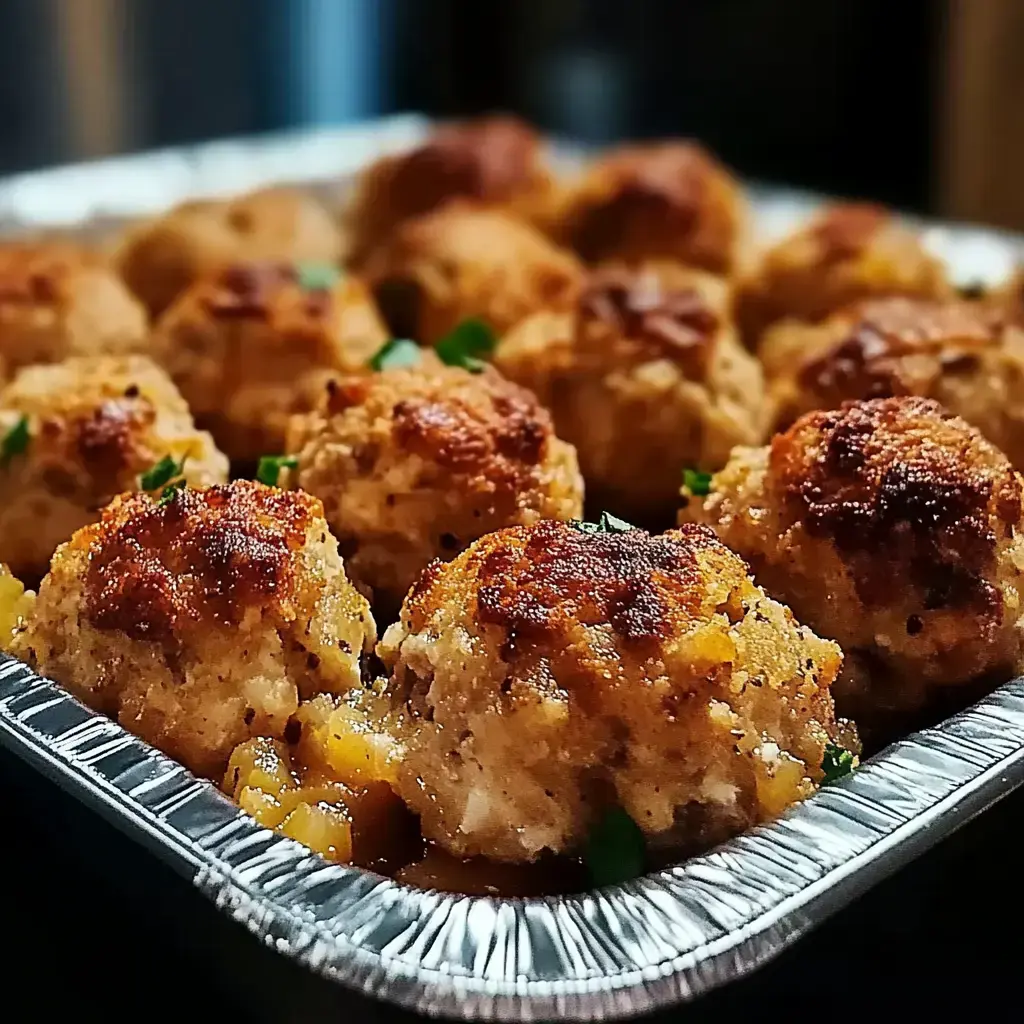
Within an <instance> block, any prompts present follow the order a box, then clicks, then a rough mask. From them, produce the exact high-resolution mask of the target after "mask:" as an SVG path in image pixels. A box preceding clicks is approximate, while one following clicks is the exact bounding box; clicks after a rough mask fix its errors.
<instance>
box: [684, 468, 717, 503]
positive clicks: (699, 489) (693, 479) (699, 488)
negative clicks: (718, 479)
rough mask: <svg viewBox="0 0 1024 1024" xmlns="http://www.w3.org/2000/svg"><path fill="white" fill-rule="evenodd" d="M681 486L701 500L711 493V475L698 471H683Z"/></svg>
mask: <svg viewBox="0 0 1024 1024" xmlns="http://www.w3.org/2000/svg"><path fill="white" fill-rule="evenodd" d="M683 486H684V487H685V488H686V489H687V490H688V491H689V492H690V493H691V494H692V495H693V496H694V497H695V498H703V497H704V496H705V495H707V494H710V493H711V474H710V473H702V472H701V471H700V470H699V469H684V470H683Z"/></svg>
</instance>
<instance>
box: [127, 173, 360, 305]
mask: <svg viewBox="0 0 1024 1024" xmlns="http://www.w3.org/2000/svg"><path fill="white" fill-rule="evenodd" d="M341 248H342V245H341V235H340V233H339V231H338V228H337V227H336V225H335V224H334V221H333V220H332V219H331V217H330V215H329V214H328V213H327V211H326V210H324V209H323V208H322V207H321V206H320V205H319V204H318V203H317V202H316V201H315V200H314V199H311V198H310V197H308V196H305V195H303V194H302V193H301V192H296V191H293V190H291V189H285V188H268V189H262V190H260V191H258V192H251V193H248V194H247V195H243V196H237V197H235V198H233V199H200V200H192V201H190V202H186V203H182V204H181V205H180V206H176V207H175V208H174V209H173V210H171V211H169V212H168V213H166V214H164V215H163V216H162V217H158V218H156V219H155V220H153V221H149V222H147V223H145V224H141V225H139V226H138V227H137V228H135V229H134V230H131V231H129V232H128V233H127V235H126V237H125V238H124V240H123V241H122V243H121V245H120V247H119V249H118V251H117V253H116V256H115V260H116V263H117V266H118V269H119V271H120V273H121V276H122V277H123V278H124V280H125V281H126V282H127V284H128V287H129V288H131V290H132V291H133V292H134V293H135V294H136V295H137V296H138V297H139V299H140V300H141V301H142V302H143V304H144V305H145V306H146V308H147V309H148V310H149V312H150V314H151V315H152V316H154V317H156V316H158V315H159V314H160V313H162V312H163V311H164V310H165V309H167V307H168V306H170V305H171V303H172V302H173V301H174V300H175V299H176V298H177V297H178V295H179V294H181V292H183V291H184V290H185V289H186V288H187V287H188V286H189V285H190V284H191V283H192V282H193V281H194V280H196V278H199V277H203V276H205V275H207V274H210V273H213V272H215V271H217V270H219V269H221V268H222V267H225V266H227V265H228V264H231V263H237V262H238V261H242V260H278V261H283V262H286V263H293V262H300V261H308V262H311V263H330V264H336V263H338V261H339V260H340V259H341Z"/></svg>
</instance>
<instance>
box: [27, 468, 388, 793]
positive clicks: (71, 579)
mask: <svg viewBox="0 0 1024 1024" xmlns="http://www.w3.org/2000/svg"><path fill="white" fill-rule="evenodd" d="M375 638H376V637H375V626H374V622H373V618H372V616H371V614H370V609H369V607H368V606H367V604H366V601H365V600H364V599H363V598H362V597H361V596H360V595H359V593H358V592H357V591H356V590H355V588H354V587H353V586H352V584H351V583H349V581H348V579H347V578H346V576H345V570H344V566H343V565H342V561H341V557H340V556H339V554H338V546H337V542H336V541H335V539H334V538H333V537H332V536H331V533H330V530H329V529H328V527H327V524H326V523H325V522H324V519H323V513H322V509H321V507H320V503H319V502H318V501H317V500H316V499H315V498H311V497H309V496H308V495H304V494H298V493H290V492H285V491H280V490H277V489H276V488H270V487H264V486H263V485H262V484H258V483H254V482H252V481H248V480H238V481H235V482H234V483H231V484H228V485H226V486H216V487H210V488H207V489H201V490H194V489H192V488H181V489H178V490H175V491H173V492H171V494H170V495H169V496H168V497H167V498H166V499H161V498H155V497H153V496H151V495H148V494H141V493H140V494H132V495H123V496H121V497H120V498H118V499H116V500H115V501H114V502H113V503H112V504H111V505H109V506H108V507H107V508H106V509H104V511H103V515H102V517H101V519H100V521H99V522H98V523H96V524H94V525H91V526H87V527H85V528H84V529H82V530H80V531H78V533H76V534H75V535H74V537H73V538H72V539H71V540H70V541H68V543H66V544H63V545H62V546H61V547H60V548H59V549H58V550H57V553H56V554H55V555H54V557H53V563H52V565H51V566H50V571H49V573H48V574H47V575H46V578H45V579H44V580H43V583H42V586H41V587H40V589H39V597H38V598H37V600H36V602H35V607H34V608H33V610H32V614H31V615H30V616H29V619H28V622H27V624H26V626H25V627H24V629H23V630H22V631H21V632H20V633H19V634H18V635H17V636H16V637H15V639H14V642H13V646H12V650H13V653H15V654H16V655H17V656H19V657H21V658H24V659H25V660H26V661H28V662H29V663H30V664H31V665H33V666H34V667H35V668H36V669H37V670H38V671H39V672H40V673H42V674H43V675H46V676H49V677H50V678H51V679H54V680H56V681H57V682H59V683H61V684H62V685H63V686H66V687H67V688H69V689H70V690H71V691H72V692H73V693H74V694H76V695H77V696H79V697H80V698H81V699H82V700H84V701H86V703H88V704H90V705H92V706H93V707H94V708H96V709H97V710H100V711H103V712H104V713H106V714H109V715H111V716H114V717H116V718H117V719H118V720H119V721H120V722H121V724H122V725H124V726H126V727H127V728H129V729H131V731H132V732H134V733H136V734H137V735H139V736H141V737H142V738H143V739H145V740H148V741H149V742H150V743H152V744H153V745H154V746H156V747H159V748H160V749H161V750H163V751H164V752H166V753H168V754H170V755H171V756H172V757H174V758H176V759H177V760H179V761H181V762H182V764H184V765H186V766H187V767H189V768H190V769H192V771H194V772H196V773H198V774H200V775H205V776H207V777H209V778H213V779H217V780H218V781H219V780H220V779H222V778H223V776H224V772H225V769H226V768H227V763H228V758H229V757H230V755H231V753H232V751H233V750H234V748H235V747H236V746H237V745H238V744H239V743H241V742H242V741H243V740H245V739H247V738H249V737H255V736H264V737H268V738H270V739H280V738H282V737H283V736H284V735H285V731H286V729H287V726H288V720H289V717H290V716H291V715H292V714H293V713H294V712H295V711H296V710H297V709H298V704H299V699H300V698H307V699H308V698H311V697H313V696H315V695H316V694H318V693H339V694H340V693H345V692H347V691H348V690H350V689H351V688H353V687H358V686H359V685H360V684H361V658H362V655H363V654H364V653H368V652H369V651H370V650H371V649H372V647H373V643H374V641H375Z"/></svg>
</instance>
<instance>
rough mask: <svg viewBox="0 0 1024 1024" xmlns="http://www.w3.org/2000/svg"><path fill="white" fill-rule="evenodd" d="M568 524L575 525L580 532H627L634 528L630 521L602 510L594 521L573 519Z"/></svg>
mask: <svg viewBox="0 0 1024 1024" xmlns="http://www.w3.org/2000/svg"><path fill="white" fill-rule="evenodd" d="M569 525H570V526H573V527H575V528H576V529H577V530H579V531H580V533H629V531H630V530H635V529H636V527H635V526H634V525H633V524H632V523H627V522H626V520H625V519H620V518H619V517H618V516H613V515H612V514H611V513H610V512H602V513H601V518H600V519H598V521H597V522H596V523H588V522H585V521H584V520H582V519H573V520H571V521H570V523H569Z"/></svg>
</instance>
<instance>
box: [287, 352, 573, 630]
mask: <svg viewBox="0 0 1024 1024" xmlns="http://www.w3.org/2000/svg"><path fill="white" fill-rule="evenodd" d="M287 450H288V451H289V452H292V453H294V455H295V459H296V468H295V469H294V470H293V471H292V472H291V473H290V476H289V479H290V480H291V481H292V482H293V483H295V484H296V485H297V486H299V487H301V488H302V489H303V490H305V491H308V492H309V493H310V494H315V495H316V496H317V497H318V498H319V499H320V500H321V501H322V502H323V503H324V509H325V515H326V517H327V521H328V522H329V523H330V525H331V529H332V530H334V532H335V534H336V535H337V537H338V540H339V542H340V544H341V547H342V550H343V551H344V552H345V564H346V566H347V567H348V571H349V573H350V575H351V576H352V578H353V579H354V580H356V581H357V582H359V583H361V584H364V585H365V586H366V587H368V588H369V589H370V590H371V591H372V593H373V595H374V598H375V600H376V601H377V602H380V603H381V604H383V606H384V607H387V608H390V609H391V610H392V611H395V610H397V608H398V606H399V604H401V601H402V598H403V597H404V596H405V593H406V591H407V590H408V589H409V587H410V586H411V585H412V584H413V582H414V581H415V580H416V578H417V577H418V576H419V574H420V572H421V571H422V570H423V569H425V568H426V566H427V565H428V564H429V563H430V562H431V561H432V560H433V559H435V558H444V559H449V558H453V557H454V556H455V555H456V554H458V553H459V552H460V551H462V550H463V549H464V548H465V547H466V546H467V545H468V544H469V543H470V542H471V541H474V540H476V539H477V538H478V537H480V536H482V535H483V534H485V533H488V532H490V531H491V530H496V529H498V528H499V527H502V526H512V525H515V524H518V523H533V522H536V521H537V520H538V519H545V518H550V519H571V518H574V517H576V518H578V517H579V516H580V515H582V511H583V481H582V479H581V478H580V474H579V470H578V469H577V466H576V453H575V452H574V451H573V449H572V446H571V445H568V444H566V443H565V442H564V441H561V440H559V439H558V438H557V437H556V436H555V434H554V430H553V428H552V426H551V419H550V417H549V416H548V414H547V412H546V411H545V410H544V409H543V408H541V407H540V406H539V405H538V404H537V402H536V400H535V399H534V397H533V396H532V395H531V394H530V393H529V392H528V391H526V390H524V389H523V388H520V387H517V386H516V385H515V384H513V383H511V382H510V381H507V380H504V379H503V378H502V377H501V376H500V375H499V374H498V373H496V372H495V371H494V370H493V369H491V368H489V367H488V368H486V369H484V370H483V371H482V372H480V373H471V372H469V371H467V370H465V369H462V368H460V367H453V366H444V365H442V364H441V362H440V361H439V360H438V359H436V358H435V357H434V356H433V354H432V353H424V356H423V358H422V360H421V363H420V365H419V366H413V367H409V368H403V369H394V370H385V371H384V372H382V373H377V374H374V375H372V376H362V377H350V378H345V379H342V380H339V381H337V382H332V384H331V385H330V387H329V388H328V389H327V390H326V391H325V393H324V397H323V400H322V402H321V403H320V405H319V407H318V408H317V409H316V411H314V412H312V413H310V414H309V415H307V416H303V417H296V418H295V420H293V422H292V427H291V431H290V433H289V438H288V443H287Z"/></svg>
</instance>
